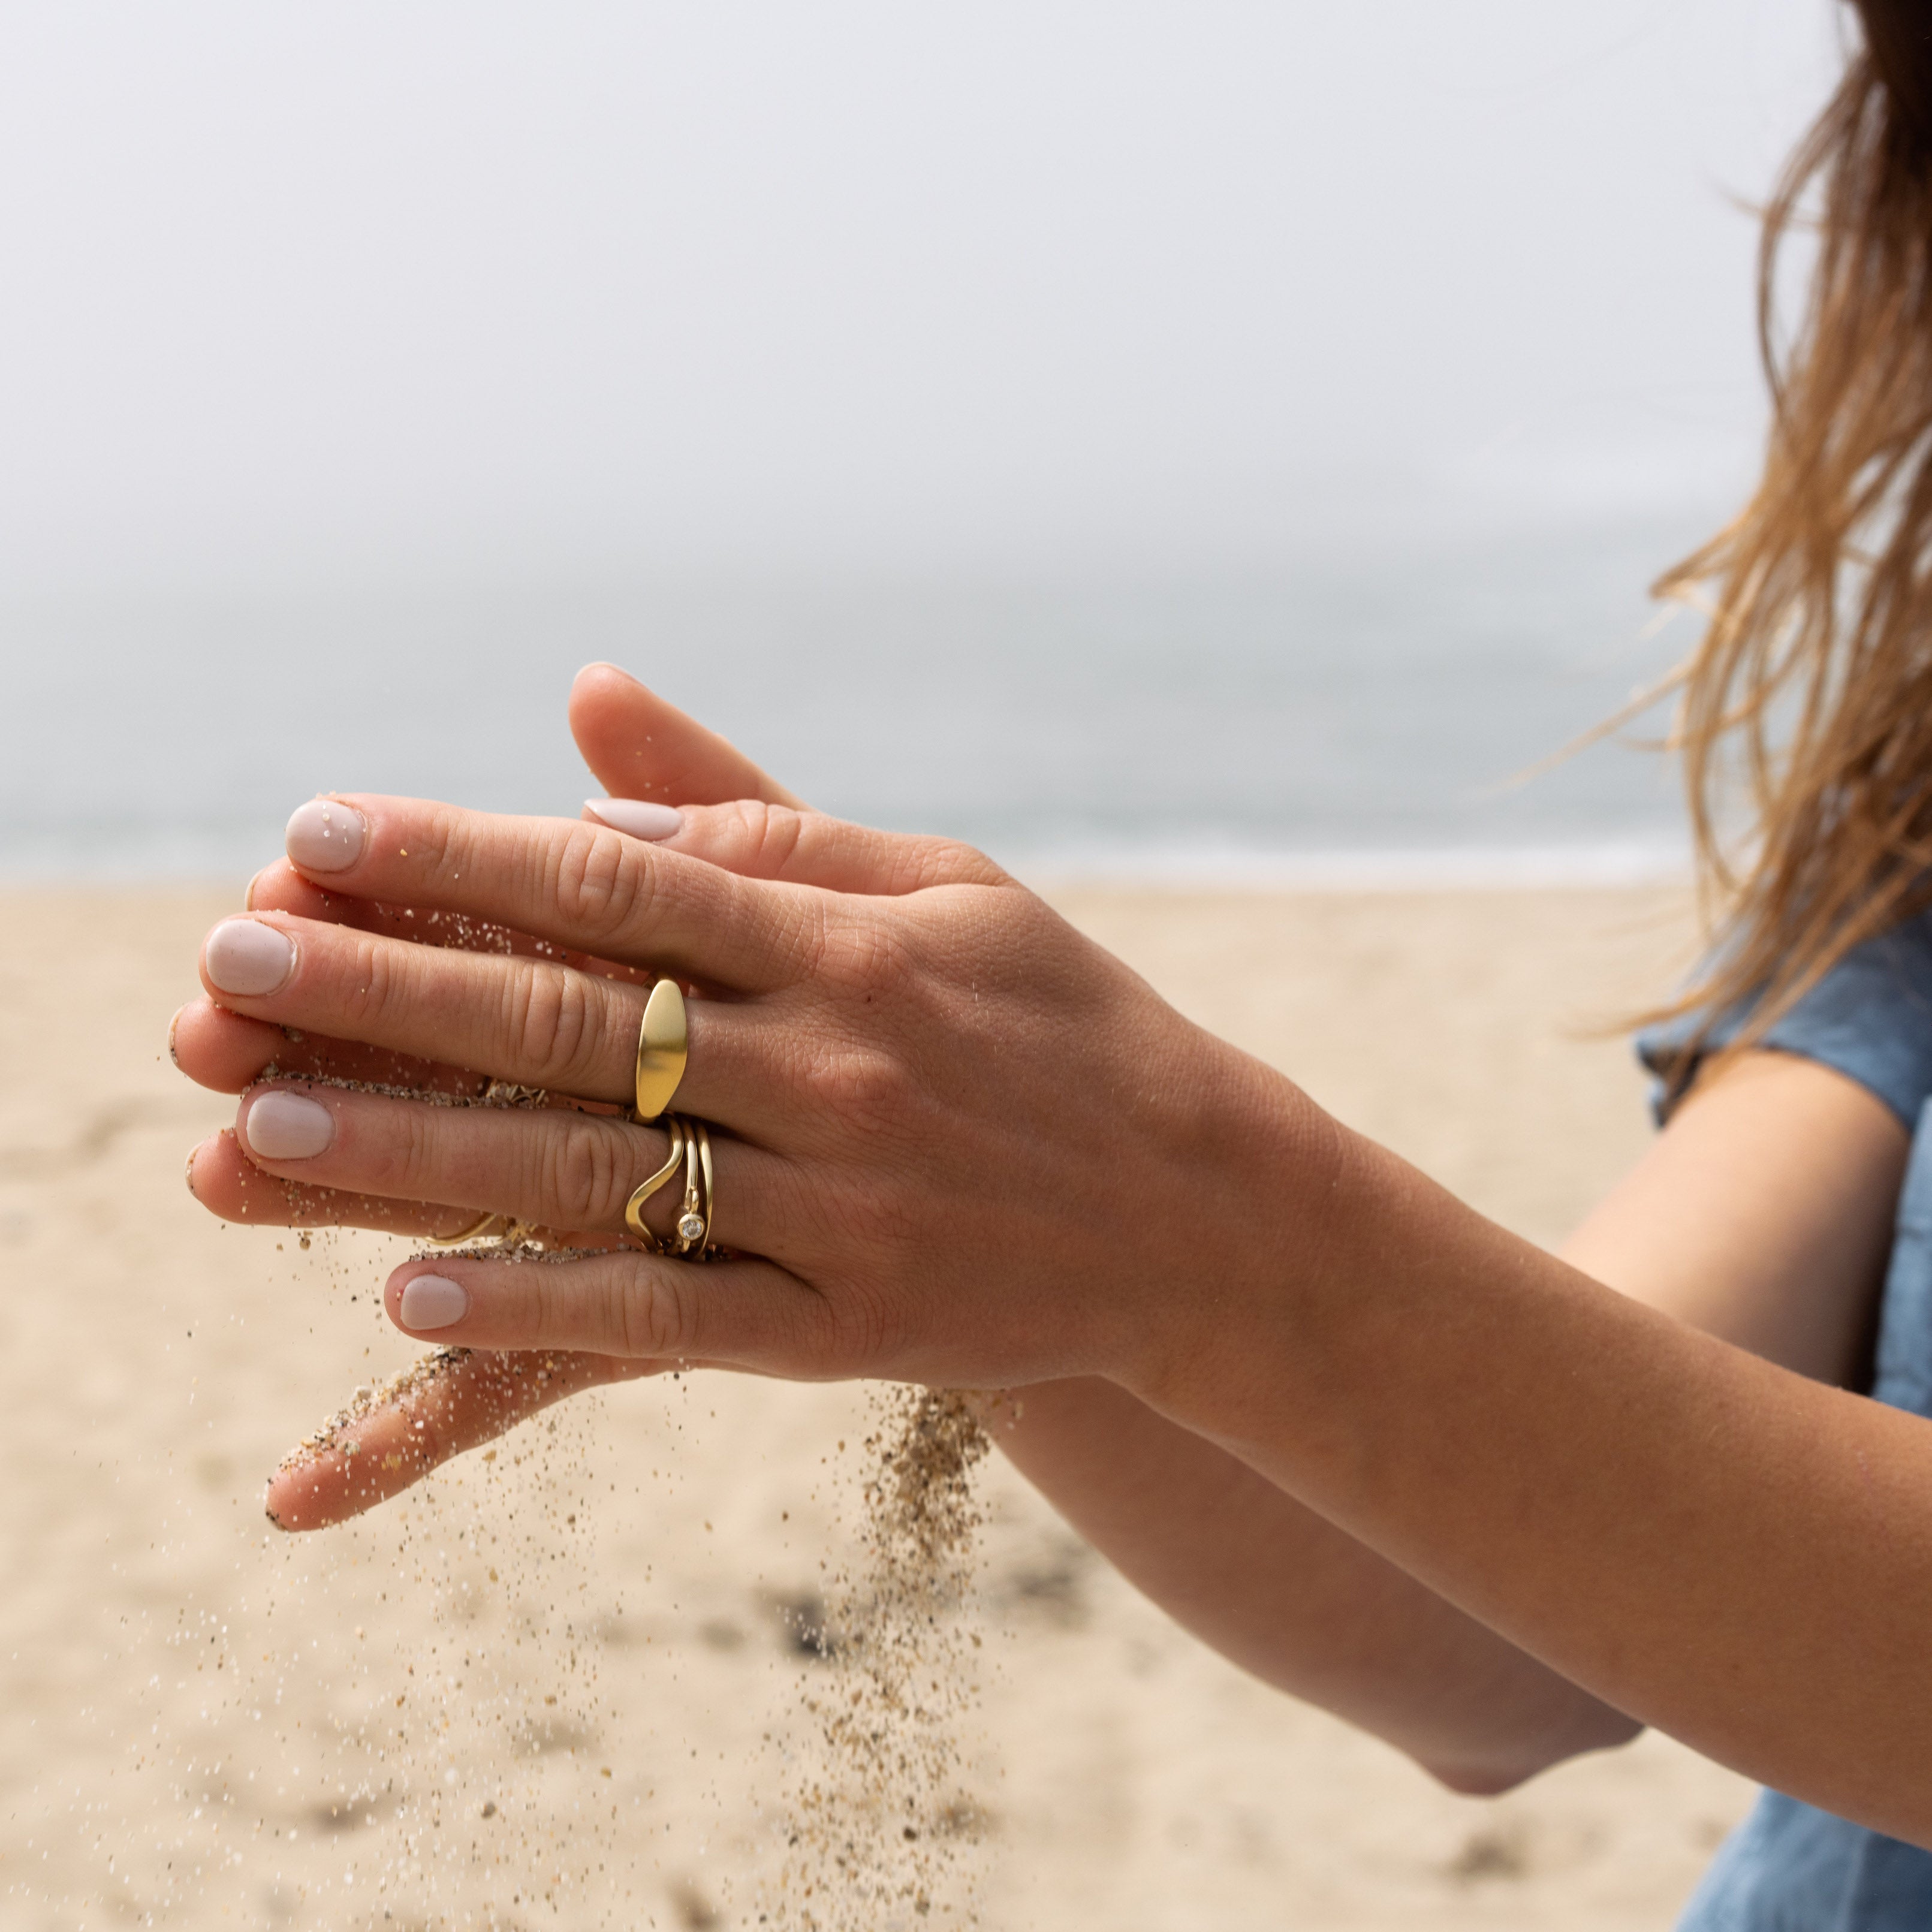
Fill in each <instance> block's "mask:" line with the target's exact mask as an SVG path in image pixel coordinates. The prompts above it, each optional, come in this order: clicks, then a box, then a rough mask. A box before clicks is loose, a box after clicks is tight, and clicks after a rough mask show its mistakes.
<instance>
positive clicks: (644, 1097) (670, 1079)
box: [635, 980, 690, 1121]
mask: <svg viewBox="0 0 1932 1932" xmlns="http://www.w3.org/2000/svg"><path fill="white" fill-rule="evenodd" d="M689 1053H690V1040H689V1036H688V1033H687V1031H686V1028H685V1017H684V995H683V993H682V992H681V991H680V990H679V987H678V983H677V982H676V980H659V981H658V983H657V984H656V985H655V986H653V987H652V989H651V996H650V998H649V999H648V1000H646V1001H645V1002H644V1017H643V1021H642V1022H641V1023H640V1025H639V1026H638V1028H637V1075H636V1079H635V1091H636V1095H637V1118H638V1119H639V1120H640V1121H655V1119H656V1118H658V1115H660V1114H661V1113H662V1112H664V1109H666V1108H667V1107H668V1106H670V1103H671V1100H672V1098H673V1096H674V1095H675V1094H676V1092H677V1088H678V1083H679V1081H681V1080H682V1079H683V1078H684V1064H685V1060H686V1059H687V1058H688V1057H689Z"/></svg>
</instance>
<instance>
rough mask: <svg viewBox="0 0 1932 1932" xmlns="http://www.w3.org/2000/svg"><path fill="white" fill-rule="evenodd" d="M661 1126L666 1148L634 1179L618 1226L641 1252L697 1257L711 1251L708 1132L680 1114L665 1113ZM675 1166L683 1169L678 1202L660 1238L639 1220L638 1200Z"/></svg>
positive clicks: (641, 1206)
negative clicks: (652, 1167)
mask: <svg viewBox="0 0 1932 1932" xmlns="http://www.w3.org/2000/svg"><path fill="white" fill-rule="evenodd" d="M661 1124H662V1126H663V1127H664V1131H665V1133H667V1134H669V1135H670V1152H669V1153H668V1154H666V1156H665V1157H664V1165H663V1166H661V1168H659V1169H658V1171H657V1172H655V1174H653V1175H649V1176H647V1177H646V1178H645V1179H644V1180H643V1181H640V1182H639V1183H638V1184H637V1188H636V1190H635V1191H634V1193H632V1195H631V1198H630V1199H629V1200H628V1201H627V1202H625V1204H624V1225H625V1227H627V1228H628V1229H630V1231H631V1234H632V1235H634V1237H635V1238H636V1239H637V1242H638V1244H639V1245H640V1247H643V1249H644V1250H645V1251H646V1253H649V1254H653V1255H678V1256H682V1257H683V1259H685V1260H687V1261H703V1259H706V1256H708V1255H709V1253H710V1252H711V1211H712V1198H713V1193H712V1173H711V1133H710V1130H709V1128H708V1127H706V1126H705V1124H704V1123H703V1121H690V1120H686V1119H685V1117H684V1116H683V1115H682V1114H667V1115H664V1118H663V1121H662V1123H661ZM680 1168H682V1169H683V1170H684V1200H683V1203H682V1206H681V1207H680V1208H679V1211H678V1217H677V1225H676V1227H675V1228H674V1229H673V1230H672V1232H671V1233H670V1235H667V1236H661V1235H658V1234H657V1233H656V1232H655V1230H653V1229H652V1228H651V1227H650V1226H649V1224H648V1223H646V1221H645V1220H644V1203H645V1202H647V1201H648V1200H649V1199H650V1198H651V1196H652V1195H653V1194H655V1193H657V1191H658V1190H659V1189H660V1188H661V1187H663V1186H664V1184H665V1183H666V1182H667V1181H670V1180H671V1179H672V1178H673V1177H674V1176H675V1175H676V1173H677V1171H678V1170H679V1169H680Z"/></svg>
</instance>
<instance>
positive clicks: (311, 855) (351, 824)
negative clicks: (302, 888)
mask: <svg viewBox="0 0 1932 1932" xmlns="http://www.w3.org/2000/svg"><path fill="white" fill-rule="evenodd" d="M362 832H363V826H362V814H361V813H360V812H359V811H357V810H356V808H355V807H354V806H353V805H344V803H343V802H342V801H341V799H335V798H312V799H310V800H309V802H308V804H306V805H297V806H296V808H295V810H294V811H293V812H291V813H290V814H289V829H288V830H287V832H286V833H284V835H283V842H284V844H285V845H286V846H287V849H288V854H289V857H290V860H291V861H292V862H293V863H294V864H295V865H298V866H299V867H300V868H302V871H305V872H340V871H344V870H345V869H346V868H347V867H349V866H350V865H354V864H355V862H356V860H357V859H359V858H360V857H361V856H362Z"/></svg>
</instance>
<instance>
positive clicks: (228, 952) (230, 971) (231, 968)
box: [201, 919, 296, 994]
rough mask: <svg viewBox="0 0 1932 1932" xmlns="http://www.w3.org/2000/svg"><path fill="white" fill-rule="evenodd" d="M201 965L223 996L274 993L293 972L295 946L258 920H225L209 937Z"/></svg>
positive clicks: (287, 938)
mask: <svg viewBox="0 0 1932 1932" xmlns="http://www.w3.org/2000/svg"><path fill="white" fill-rule="evenodd" d="M201 963H202V965H203V966H205V968H207V969H208V977H209V979H211V980H213V981H214V983H215V985H216V986H217V987H218V988H219V989H220V990H221V991H222V992H224V993H242V994H254V993H272V992H274V991H275V989H276V988H277V987H278V986H280V985H281V983H282V982H283V981H284V980H286V979H287V977H289V974H290V972H291V971H293V968H294V966H295V963H296V949H295V942H294V941H293V940H291V939H290V938H289V936H288V935H287V934H286V933H284V932H277V931H276V929H275V928H274V927H273V926H264V925H263V923H262V922H261V921H260V919H223V921H222V922H221V923H220V925H219V926H217V927H216V928H215V929H214V931H213V932H211V933H210V934H209V935H208V944H206V945H205V947H202V953H201Z"/></svg>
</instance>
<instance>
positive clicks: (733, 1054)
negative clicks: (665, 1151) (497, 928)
mask: <svg viewBox="0 0 1932 1932" xmlns="http://www.w3.org/2000/svg"><path fill="white" fill-rule="evenodd" d="M201 972H202V981H203V983H204V984H205V986H207V987H208V991H209V992H210V993H211V995H213V996H214V998H216V999H217V1000H218V1001H220V1004H222V1005H223V1006H224V1007H227V1008H229V1010H232V1011H233V1012H236V1013H242V1014H243V1015H245V1016H247V1017H248V1018H249V1019H260V1020H267V1021H269V1022H273V1023H274V1024H275V1025H278V1026H283V1027H295V1028H301V1029H303V1030H304V1031H314V1032H316V1033H320V1034H329V1035H330V1036H332V1037H334V1038H336V1039H341V1040H359V1041H362V1042H363V1043H365V1044H367V1045H368V1046H374V1047H379V1048H386V1049H391V1050H393V1051H395V1052H401V1053H407V1054H410V1055H414V1056H416V1058H419V1059H421V1060H425V1061H440V1062H444V1063H447V1064H454V1065H456V1066H458V1067H476V1068H478V1069H481V1070H483V1071H484V1072H485V1073H488V1074H490V1075H491V1076H494V1077H495V1078H496V1079H502V1080H508V1081H513V1082H516V1083H517V1085H521V1086H529V1087H541V1088H546V1089H547V1090H549V1091H552V1092H555V1093H560V1094H573V1095H574V1096H576V1097H577V1098H578V1099H580V1100H604V1101H610V1102H613V1103H619V1104H621V1103H625V1102H628V1101H629V1100H631V1098H632V1097H633V1095H634V1092H635V1088H636V1072H637V1033H638V1029H639V1028H640V1025H641V1024H642V1022H643V1013H644V1002H645V1000H646V997H647V989H645V988H644V987H642V986H637V985H634V984H632V983H629V982H628V981H624V980H607V979H605V978H604V977H601V975H599V974H595V973H586V972H584V971H580V969H579V968H576V967H573V966H566V965H562V964H561V963H560V962H557V961H555V960H550V959H529V958H522V957H506V956H502V955H501V954H496V953H465V952H462V951H459V950H455V949H453V948H444V947H429V946H420V945H418V944H416V943H415V942H413V941H410V940H406V939H393V938H388V937H386V935H381V934H377V933H370V932H357V931H355V930H353V929H350V928H349V927H346V926H335V925H332V924H329V923H327V922H323V921H320V920H315V919H296V918H294V917H292V916H290V915H289V914H287V913H250V914H246V915H244V916H240V917H238V918H234V919H224V920H223V921H222V922H221V923H220V925H219V926H217V927H216V928H215V929H214V931H213V932H211V933H210V934H209V935H208V938H207V940H206V941H205V942H204V944H203V945H202V959H201ZM755 1010H756V1009H754V1008H752V1007H739V1006H734V1007H732V1009H731V1018H730V1022H728V1023H724V1022H723V1016H722V1010H721V1004H720V1003H719V1002H718V1001H691V1003H690V1004H689V1005H688V1007H687V1010H686V1013H687V1021H688V1029H689V1037H690V1053H689V1058H688V1061H687V1064H686V1067H685V1076H684V1079H683V1080H682V1082H680V1083H679V1088H678V1091H677V1094H676V1106H677V1109H678V1111H679V1112H680V1113H693V1114H697V1115H701V1116H702V1117H703V1118H704V1119H706V1120H707V1121H715V1122H717V1123H718V1124H721V1125H723V1126H726V1127H730V1128H732V1129H733V1130H734V1131H736V1132H737V1133H742V1134H746V1135H748V1136H755V1134H756V1132H757V1127H758V1125H759V1122H758V1121H757V1119H754V1118H753V1115H754V1113H755V1114H757V1115H762V1116H763V1118H764V1119H765V1120H766V1121H769V1118H770V1113H771V1106H770V1103H771V1101H772V1097H773V1096H772V1093H771V1091H770V1089H771V1085H772V1083H771V1080H770V1077H769V1073H768V1072H767V1073H763V1075H762V1076H761V1075H760V1073H759V1071H758V1070H757V1068H756V1067H752V1066H750V1065H748V1064H746V1058H747V1055H748V1053H749V1052H752V1051H754V1044H753V1042H752V1040H751V1038H750V1037H749V1034H751V1033H754V1032H755V1031H757V1022H752V1021H751V1020H750V1019H749V1016H750V1015H751V1013H753V1012H754V1011H755Z"/></svg>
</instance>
